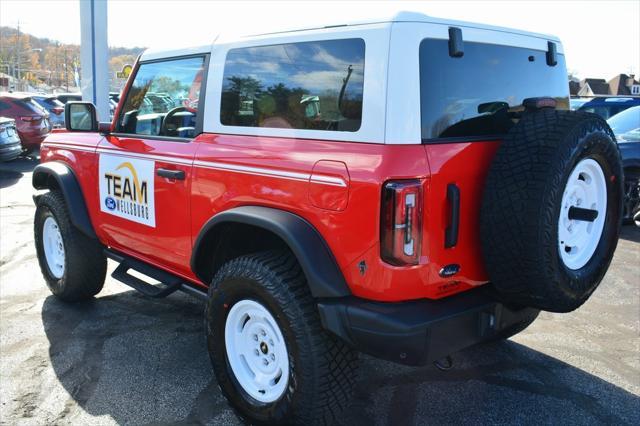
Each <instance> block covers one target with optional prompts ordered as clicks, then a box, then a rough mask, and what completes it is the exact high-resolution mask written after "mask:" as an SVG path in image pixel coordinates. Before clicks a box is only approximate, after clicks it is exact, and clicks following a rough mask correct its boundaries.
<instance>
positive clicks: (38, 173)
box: [31, 161, 98, 239]
mask: <svg viewBox="0 0 640 426" xmlns="http://www.w3.org/2000/svg"><path fill="white" fill-rule="evenodd" d="M50 179H54V180H55V181H56V183H57V186H58V187H59V188H60V191H61V192H62V196H63V197H64V200H65V202H66V203H67V207H68V210H69V215H70V216H71V223H72V224H73V226H75V227H76V228H78V229H79V230H80V232H82V233H83V234H85V235H86V236H87V237H89V238H94V239H97V238H98V237H97V236H96V233H95V231H94V229H93V225H92V224H91V219H90V218H89V211H88V210H87V206H86V204H85V201H84V196H83V194H82V189H81V188H80V184H79V183H78V179H77V178H76V176H75V174H74V173H73V170H72V169H71V167H69V166H68V165H67V164H65V163H62V162H60V161H49V162H46V163H42V164H38V165H37V166H36V168H35V169H34V170H33V176H32V177H31V183H32V185H33V187H34V188H35V189H51V188H50V185H51V184H50Z"/></svg>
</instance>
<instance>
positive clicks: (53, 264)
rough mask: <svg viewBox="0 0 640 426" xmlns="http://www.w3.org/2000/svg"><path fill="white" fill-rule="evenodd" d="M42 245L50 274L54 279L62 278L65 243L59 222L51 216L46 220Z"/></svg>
mask: <svg viewBox="0 0 640 426" xmlns="http://www.w3.org/2000/svg"><path fill="white" fill-rule="evenodd" d="M42 245H43V246H44V258H45V259H46V261H47V266H48V267H49V272H51V275H53V276H54V278H57V279H60V278H62V276H63V275H64V243H63V242H62V234H61V233H60V227H59V226H58V222H56V220H55V219H54V218H53V217H51V216H49V217H47V218H46V219H45V220H44V226H43V227H42Z"/></svg>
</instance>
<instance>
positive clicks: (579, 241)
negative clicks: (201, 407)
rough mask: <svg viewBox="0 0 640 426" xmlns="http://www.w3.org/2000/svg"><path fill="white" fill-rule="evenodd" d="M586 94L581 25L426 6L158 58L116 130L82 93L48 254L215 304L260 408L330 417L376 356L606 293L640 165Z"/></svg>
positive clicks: (46, 203) (212, 347)
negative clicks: (449, 12)
mask: <svg viewBox="0 0 640 426" xmlns="http://www.w3.org/2000/svg"><path fill="white" fill-rule="evenodd" d="M568 101H569V93H568V84H567V72H566V67H565V59H564V53H563V49H562V45H561V44H560V41H559V40H558V39H556V38H554V37H550V36H545V35H540V34H531V33H525V32H522V31H516V30H511V29H504V28H495V27H489V26H485V25H477V24H469V23H463V22H454V21H445V20H440V19H435V18H431V17H427V16H424V15H419V14H414V13H401V14H398V15H396V16H395V17H393V18H391V19H386V20H380V21H370V22H363V23H356V24H349V25H339V26H332V27H325V28H312V29H306V30H302V31H293V32H283V33H275V34H266V35H259V36H253V37H248V38H240V39H234V40H224V39H221V38H219V39H216V41H215V42H214V43H213V44H211V45H207V46H202V47H193V48H189V49H184V50H172V51H146V52H145V53H143V54H142V56H141V57H140V58H139V60H138V61H137V63H136V64H135V66H134V70H133V72H132V74H131V76H130V77H129V81H128V83H127V85H126V87H125V89H124V91H123V93H122V96H121V102H120V104H119V106H118V108H117V111H116V114H115V117H114V120H113V122H112V123H108V124H106V123H98V122H97V120H96V112H95V108H94V107H93V105H91V104H90V103H86V102H75V103H69V104H67V106H66V120H67V121H66V131H61V132H55V133H53V134H52V135H51V136H49V137H48V138H47V140H46V141H45V143H44V145H43V147H42V155H41V158H42V164H40V165H39V166H38V167H37V168H36V170H35V171H34V173H33V186H34V187H35V188H36V189H38V190H46V192H44V193H39V195H37V196H36V197H35V201H36V204H37V210H36V215H35V241H36V249H37V254H38V260H39V262H40V267H41V269H42V273H43V274H44V277H45V280H46V282H47V284H48V286H49V288H50V289H51V291H52V293H53V294H54V295H56V296H57V297H59V298H60V299H62V300H64V301H80V300H84V299H88V298H92V297H93V296H95V295H96V294H98V292H100V290H101V288H102V286H103V283H104V280H105V274H106V267H107V261H106V259H107V258H110V259H113V260H114V261H116V262H117V263H119V266H118V267H117V268H116V269H115V272H114V273H113V277H114V278H115V279H117V280H120V281H122V282H124V283H125V284H128V285H130V286H131V287H133V288H135V289H137V290H139V291H141V292H143V293H145V294H146V295H148V296H150V297H164V296H167V295H169V294H171V293H173V292H174V291H176V290H182V291H185V292H189V293H191V294H193V295H195V296H199V297H202V298H203V299H204V300H205V302H206V309H205V323H206V335H207V341H208V350H209V354H210V356H211V361H212V364H213V368H214V371H215V374H216V377H217V380H218V383H219V385H220V388H221V389H222V392H223V393H224V395H225V396H226V397H227V398H228V400H229V402H230V403H231V405H232V406H233V407H234V408H235V409H236V410H237V411H238V412H239V413H240V415H242V416H243V417H245V418H246V419H248V420H249V421H250V422H253V423H300V424H312V423H328V422H331V421H332V420H333V419H335V417H336V416H337V415H338V413H339V412H340V410H341V409H342V408H343V407H344V406H345V404H347V403H348V401H349V395H350V391H351V387H352V385H353V383H354V377H355V368H356V361H357V355H356V354H357V351H362V352H365V353H368V354H371V355H373V356H376V357H380V358H383V359H387V360H391V361H395V362H399V363H403V364H407V365H420V364H425V363H427V362H431V361H434V360H437V359H440V358H442V357H445V356H447V355H448V354H451V353H453V352H455V351H458V350H460V349H462V348H465V347H468V346H470V345H473V344H477V343H481V342H486V341H489V340H496V339H503V338H507V337H509V336H512V335H513V334H515V333H518V332H519V331H521V330H523V329H524V328H526V327H527V326H528V325H529V324H531V322H533V321H534V319H535V318H536V316H537V315H538V312H539V310H547V311H554V312H568V311H571V310H574V309H576V308H577V307H578V306H580V305H581V304H582V303H584V302H585V301H586V300H587V299H588V298H589V296H590V295H591V293H592V292H593V291H594V290H595V288H596V287H597V286H598V284H599V283H600V281H601V280H602V277H603V276H604V274H605V272H606V270H607V268H608V266H609V263H610V261H611V258H612V255H613V252H614V249H615V247H616V244H617V240H618V233H619V230H620V224H621V209H622V196H621V194H622V183H623V178H622V169H621V161H620V156H619V153H618V148H617V146H616V143H615V140H614V137H613V134H612V132H611V130H610V129H609V127H608V126H607V124H606V122H605V121H603V120H602V119H600V118H598V117H597V116H595V115H593V114H589V113H580V112H571V111H568V110H567V109H568ZM129 271H137V272H138V274H136V275H134V274H131V273H129ZM139 274H143V275H144V276H147V277H149V279H146V280H145V279H141V278H140V275H139Z"/></svg>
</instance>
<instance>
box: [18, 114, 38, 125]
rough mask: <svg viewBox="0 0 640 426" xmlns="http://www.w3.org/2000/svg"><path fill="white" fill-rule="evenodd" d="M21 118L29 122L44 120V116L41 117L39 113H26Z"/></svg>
mask: <svg viewBox="0 0 640 426" xmlns="http://www.w3.org/2000/svg"><path fill="white" fill-rule="evenodd" d="M20 120H22V121H26V122H27V123H37V122H38V121H40V120H42V117H40V116H39V115H24V116H22V117H20Z"/></svg>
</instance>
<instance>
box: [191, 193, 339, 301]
mask: <svg viewBox="0 0 640 426" xmlns="http://www.w3.org/2000/svg"><path fill="white" fill-rule="evenodd" d="M225 223H241V224H247V225H252V226H256V227H259V228H263V229H265V230H267V231H270V232H272V233H273V234H275V235H277V236H278V237H280V238H281V239H282V240H283V241H284V243H285V244H287V246H288V247H289V249H290V250H291V251H292V252H293V254H294V255H295V256H296V258H297V259H298V262H299V263H300V266H301V267H302V270H303V271H304V273H305V276H306V278H307V282H308V285H309V288H310V290H311V294H312V295H313V296H314V297H327V298H333V297H345V296H349V295H351V292H350V291H349V287H348V286H347V283H346V281H345V279H344V276H343V275H342V272H341V271H340V268H339V266H338V264H337V262H336V260H335V258H334V257H333V254H332V253H331V250H330V249H329V247H328V246H327V244H326V242H325V241H324V239H323V238H322V236H321V235H320V234H319V233H318V231H317V230H316V229H315V228H314V227H313V226H312V225H311V224H310V223H309V222H307V221H306V220H305V219H303V218H301V217H300V216H298V215H296V214H293V213H291V212H287V211H284V210H278V209H273V208H269V207H261V206H242V207H236V208H233V209H230V210H227V211H224V212H222V213H218V214H217V215H215V216H213V217H212V218H211V219H209V221H208V222H207V223H206V224H205V225H204V226H203V227H202V229H201V230H200V233H199V234H198V238H197V239H196V242H195V244H194V249H193V254H192V256H191V269H192V270H193V272H194V273H195V274H196V276H197V277H198V278H199V279H200V280H201V281H202V282H206V281H207V278H206V277H204V276H202V274H201V271H202V270H203V268H202V266H201V264H200V262H208V261H210V259H200V257H201V256H200V253H201V250H202V247H203V245H204V244H203V241H205V239H206V238H207V235H208V234H209V233H210V232H211V231H213V230H214V229H215V228H216V227H217V226H219V225H221V224H225ZM222 249H224V248H222Z"/></svg>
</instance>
